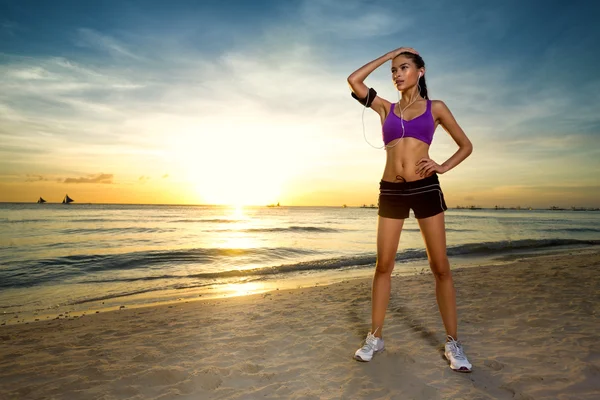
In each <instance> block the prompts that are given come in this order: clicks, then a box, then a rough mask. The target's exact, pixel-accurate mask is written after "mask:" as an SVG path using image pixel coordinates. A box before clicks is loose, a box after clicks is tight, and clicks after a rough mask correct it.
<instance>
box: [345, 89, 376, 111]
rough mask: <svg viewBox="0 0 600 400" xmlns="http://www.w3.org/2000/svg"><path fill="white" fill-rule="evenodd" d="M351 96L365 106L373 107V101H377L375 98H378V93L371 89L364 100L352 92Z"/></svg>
mask: <svg viewBox="0 0 600 400" xmlns="http://www.w3.org/2000/svg"><path fill="white" fill-rule="evenodd" d="M351 95H352V97H354V98H355V99H356V100H357V101H358V102H359V103H360V104H362V105H363V106H365V107H371V104H373V100H375V96H377V92H376V91H375V89H373V88H369V93H367V97H365V98H364V99H361V98H359V97H358V96H357V95H356V94H355V93H354V92H352V93H351Z"/></svg>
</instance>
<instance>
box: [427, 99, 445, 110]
mask: <svg viewBox="0 0 600 400" xmlns="http://www.w3.org/2000/svg"><path fill="white" fill-rule="evenodd" d="M429 101H430V102H431V110H432V111H434V112H435V111H439V112H444V111H445V110H448V106H447V105H446V103H444V102H443V101H442V100H431V99H430V100H429Z"/></svg>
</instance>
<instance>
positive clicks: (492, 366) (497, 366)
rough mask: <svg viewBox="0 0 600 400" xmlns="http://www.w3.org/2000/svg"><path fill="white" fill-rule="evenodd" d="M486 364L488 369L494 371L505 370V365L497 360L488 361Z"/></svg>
mask: <svg viewBox="0 0 600 400" xmlns="http://www.w3.org/2000/svg"><path fill="white" fill-rule="evenodd" d="M484 364H485V366H486V367H488V368H490V369H493V370H494V371H500V370H501V369H502V368H504V364H502V363H501V362H498V361H496V360H486V361H485V362H484Z"/></svg>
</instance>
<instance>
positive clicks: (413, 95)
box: [400, 86, 422, 108]
mask: <svg viewBox="0 0 600 400" xmlns="http://www.w3.org/2000/svg"><path fill="white" fill-rule="evenodd" d="M419 100H422V97H421V95H420V93H419V92H418V90H417V86H413V87H411V88H410V89H407V90H405V91H403V92H402V99H401V100H400V107H402V108H404V107H407V106H408V105H409V104H412V103H414V102H416V101H419Z"/></svg>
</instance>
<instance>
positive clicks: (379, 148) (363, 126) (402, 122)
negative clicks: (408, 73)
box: [361, 75, 421, 150]
mask: <svg viewBox="0 0 600 400" xmlns="http://www.w3.org/2000/svg"><path fill="white" fill-rule="evenodd" d="M419 79H421V75H419ZM417 88H418V92H417V93H418V94H421V86H420V85H419V81H418V80H417ZM370 95H371V93H370V91H368V92H367V101H366V102H365V105H364V107H363V111H362V116H361V120H362V128H363V138H364V139H365V142H367V144H368V145H369V146H371V147H372V148H374V149H377V150H381V149H383V148H387V149H390V148H392V147H394V146H396V145H397V144H398V143H400V139H402V138H403V137H404V115H403V112H404V110H406V109H407V108H408V107H410V106H412V105H413V103H414V102H415V101H417V98H418V97H419V95H417V96H416V97H415V98H414V99H413V101H411V102H410V103H409V104H408V105H407V106H406V107H404V109H402V107H401V106H400V91H398V108H399V109H400V125H401V126H402V136H400V137H399V138H398V139H397V140H396V143H394V144H393V145H391V146H389V145H386V144H384V145H383V146H381V147H377V146H373V145H372V144H371V142H369V141H368V140H367V134H366V132H365V110H366V109H367V104H369V96H370ZM390 112H392V110H391V109H390Z"/></svg>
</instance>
